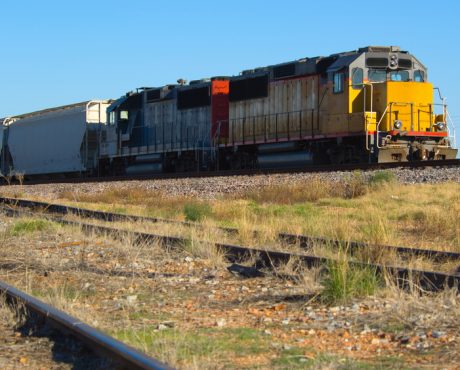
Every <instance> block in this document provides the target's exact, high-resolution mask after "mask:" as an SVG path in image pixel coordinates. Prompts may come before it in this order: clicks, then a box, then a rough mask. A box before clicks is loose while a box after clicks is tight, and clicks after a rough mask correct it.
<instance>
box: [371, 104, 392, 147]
mask: <svg viewBox="0 0 460 370" xmlns="http://www.w3.org/2000/svg"><path fill="white" fill-rule="evenodd" d="M391 104H392V103H390V104H388V105H387V106H386V108H385V110H384V111H383V113H382V116H381V117H380V120H379V122H378V123H377V125H376V127H375V130H376V132H377V141H376V145H377V148H379V149H380V148H382V147H381V146H379V127H380V124H381V123H382V121H383V117H385V115H386V113H387V110H388V108H389V107H390V106H391Z"/></svg>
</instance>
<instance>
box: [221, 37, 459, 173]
mask: <svg viewBox="0 0 460 370" xmlns="http://www.w3.org/2000/svg"><path fill="white" fill-rule="evenodd" d="M242 82H246V83H245V85H246V86H245V87H246V89H250V90H251V89H252V90H253V91H252V95H253V97H252V98H251V99H235V98H233V99H232V90H233V88H232V84H233V85H237V84H239V85H242ZM229 84H230V89H229V90H230V109H229V119H228V128H225V129H224V131H225V132H228V136H225V137H219V142H220V145H221V146H223V147H228V146H231V147H232V148H233V151H234V152H236V153H240V155H241V158H238V160H239V163H238V164H237V166H236V167H239V166H241V165H243V166H244V167H246V166H251V164H250V163H247V160H248V159H249V161H253V160H257V162H258V164H259V165H261V166H264V165H266V166H269V167H274V166H276V163H287V164H291V165H293V164H294V163H296V164H302V163H305V161H310V162H313V163H325V162H332V163H346V162H359V161H378V162H391V161H408V160H438V159H452V158H455V156H456V154H457V150H456V149H454V148H452V145H451V142H452V137H453V129H454V126H453V124H451V122H449V116H448V112H447V107H446V105H445V104H444V101H443V100H442V101H441V102H440V103H439V104H435V103H434V91H433V85H432V84H431V83H429V82H427V70H426V68H425V66H424V65H423V64H422V63H421V62H419V61H418V60H417V59H416V58H415V57H414V56H413V55H411V54H409V53H408V52H405V51H401V50H400V48H399V47H394V46H390V47H375V46H369V47H365V48H361V49H359V50H356V51H352V52H346V53H339V54H334V55H331V56H328V57H315V58H305V59H301V60H298V61H295V62H290V63H284V64H279V65H274V66H270V67H264V68H258V69H255V70H249V71H244V72H242V74H241V76H239V77H236V78H235V77H234V78H231V79H230V83H229ZM236 87H237V88H238V85H237V86H236ZM256 90H258V91H256ZM234 95H236V94H234ZM240 95H244V94H240ZM246 95H251V94H246ZM220 124H221V125H227V121H222V122H220ZM280 143H285V144H283V145H281V144H280ZM287 143H289V144H290V145H288V144H287ZM276 144H278V145H276ZM235 147H237V148H238V150H236V151H235ZM293 152H296V153H297V154H296V155H294V154H293ZM283 157H285V158H284V159H283ZM245 159H246V163H245ZM233 160H235V158H233ZM297 162H298V163H297Z"/></svg>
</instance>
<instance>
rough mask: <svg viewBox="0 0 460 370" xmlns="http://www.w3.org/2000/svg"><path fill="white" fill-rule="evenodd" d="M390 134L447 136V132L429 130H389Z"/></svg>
mask: <svg viewBox="0 0 460 370" xmlns="http://www.w3.org/2000/svg"><path fill="white" fill-rule="evenodd" d="M402 133H403V134H404V135H401V134H402ZM388 134H389V135H391V136H397V135H401V136H428V137H430V136H431V137H447V132H445V131H444V132H429V131H406V132H404V131H399V130H391V131H389V132H388Z"/></svg>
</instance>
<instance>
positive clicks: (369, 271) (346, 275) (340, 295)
mask: <svg viewBox="0 0 460 370" xmlns="http://www.w3.org/2000/svg"><path fill="white" fill-rule="evenodd" d="M381 285H382V281H381V279H380V277H379V276H378V275H377V271H375V269H374V268H372V267H367V266H357V265H352V264H350V263H349V261H348V260H347V259H346V258H344V257H339V259H338V260H336V261H333V262H330V263H329V265H328V274H327V276H326V278H325V279H324V281H323V286H324V290H323V292H322V295H321V296H322V299H323V300H324V301H325V302H326V303H331V304H332V303H340V302H345V301H347V300H349V299H351V298H356V297H365V296H369V295H372V294H374V293H375V292H376V291H377V289H378V288H379V287H380V286H381Z"/></svg>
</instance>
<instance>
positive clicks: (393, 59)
mask: <svg viewBox="0 0 460 370" xmlns="http://www.w3.org/2000/svg"><path fill="white" fill-rule="evenodd" d="M397 67H398V56H397V55H396V54H393V55H392V56H391V57H390V68H392V69H395V68H397Z"/></svg>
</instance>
